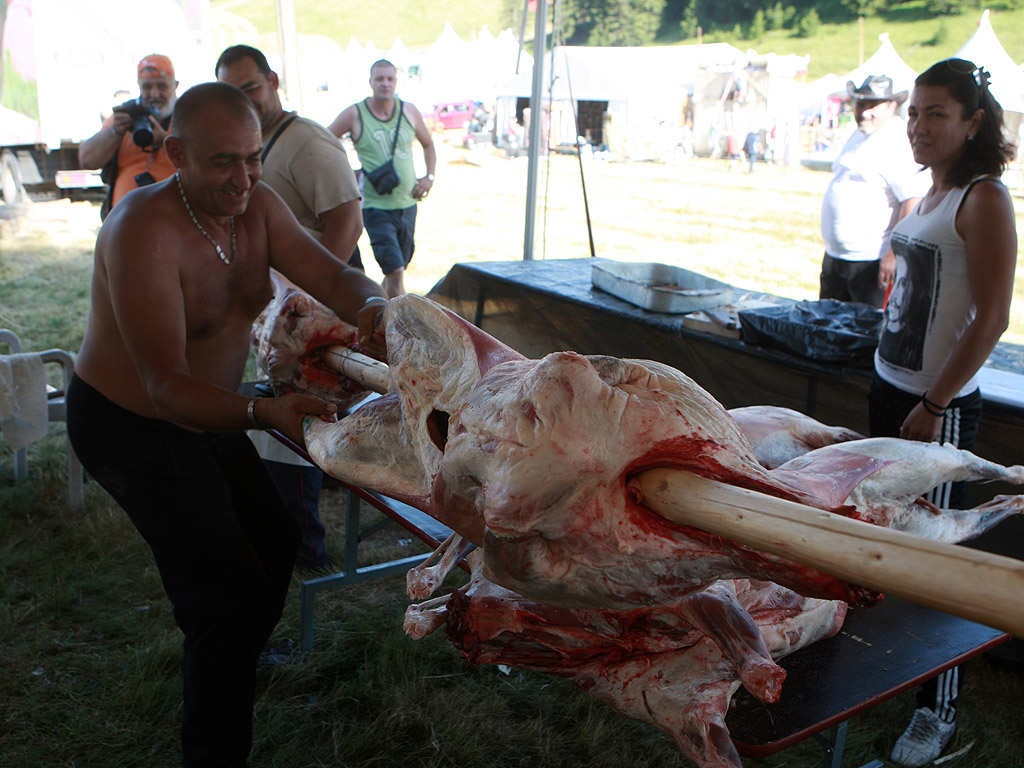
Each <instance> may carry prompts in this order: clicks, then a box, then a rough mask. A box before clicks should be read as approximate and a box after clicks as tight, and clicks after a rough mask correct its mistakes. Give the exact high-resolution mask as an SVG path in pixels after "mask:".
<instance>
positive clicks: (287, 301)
mask: <svg viewBox="0 0 1024 768" xmlns="http://www.w3.org/2000/svg"><path fill="white" fill-rule="evenodd" d="M272 276H273V282H274V298H273V299H272V300H271V302H270V303H269V304H268V305H267V306H266V307H265V308H264V310H263V312H261V313H260V316H259V317H258V318H256V321H255V322H254V323H253V327H252V344H253V347H254V348H255V349H256V362H257V364H258V365H259V367H260V370H262V371H263V372H264V373H266V374H267V376H268V378H269V379H270V383H271V385H272V386H274V387H275V388H276V389H277V390H278V391H280V392H292V391H297V392H307V393H309V394H311V395H316V396H317V397H322V398H323V399H325V400H328V401H330V402H333V403H335V404H336V405H337V406H338V408H339V409H345V408H348V407H349V406H352V405H354V404H355V403H357V402H359V401H360V400H362V399H363V398H364V397H366V395H367V392H366V390H365V389H363V388H362V387H361V386H360V385H358V384H356V383H355V382H354V381H351V380H350V379H347V378H345V377H344V376H340V375H339V374H338V373H337V372H336V371H334V370H333V369H331V368H330V367H328V366H325V365H324V364H323V360H322V359H321V353H322V351H323V350H325V349H327V348H329V347H333V346H339V345H340V346H346V347H349V348H352V349H356V350H358V348H359V343H358V335H359V334H358V331H357V329H356V328H355V326H352V325H349V324H348V323H346V322H343V321H342V320H341V319H339V318H338V316H337V315H335V314H334V313H333V312H332V311H331V310H330V309H328V308H327V307H325V306H324V305H323V304H321V303H320V302H319V301H317V300H316V299H314V298H313V297H312V296H310V295H309V294H307V293H305V292H303V291H302V290H301V289H299V288H298V287H296V286H295V285H293V284H292V283H290V282H289V281H288V280H287V279H286V278H284V277H283V276H281V275H280V274H278V273H276V272H273V273H272Z"/></svg>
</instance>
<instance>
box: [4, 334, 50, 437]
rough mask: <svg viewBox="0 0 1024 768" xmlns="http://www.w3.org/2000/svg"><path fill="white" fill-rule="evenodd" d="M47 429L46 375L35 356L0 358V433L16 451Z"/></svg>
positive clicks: (6, 356)
mask: <svg viewBox="0 0 1024 768" xmlns="http://www.w3.org/2000/svg"><path fill="white" fill-rule="evenodd" d="M49 428H50V417H49V410H48V407H47V402H46V372H45V370H44V369H43V359H42V357H40V356H39V355H38V354H31V353H25V354H17V355H0V432H3V435H4V439H5V440H6V441H7V444H8V445H9V446H11V450H14V451H17V450H18V449H20V448H24V447H25V446H26V445H29V444H30V443H33V442H35V441H36V440H38V439H39V438H41V437H43V436H45V435H46V433H47V431H48V430H49Z"/></svg>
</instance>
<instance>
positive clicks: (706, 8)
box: [506, 0, 1024, 45]
mask: <svg viewBox="0 0 1024 768" xmlns="http://www.w3.org/2000/svg"><path fill="white" fill-rule="evenodd" d="M549 4H550V5H551V6H554V5H555V0H549ZM993 5H1001V6H1002V7H1004V8H1008V9H1009V8H1019V7H1021V6H1022V5H1024V0H997V2H996V3H993V2H991V0H989V1H988V2H985V1H984V0H562V4H561V8H560V11H561V13H560V22H561V24H560V27H561V30H560V31H561V36H562V39H563V40H564V41H565V42H567V43H570V44H572V45H649V44H651V43H654V42H655V41H663V42H668V41H674V40H679V39H680V38H682V39H692V38H697V37H698V36H700V35H702V34H703V35H708V34H715V33H724V34H729V35H731V36H733V37H735V38H740V39H747V40H756V39H757V38H759V37H760V36H761V35H763V34H764V33H765V32H767V31H770V30H788V31H789V32H790V33H791V34H793V35H794V36H797V37H810V36H812V35H813V34H814V33H815V32H816V31H817V29H818V27H819V26H820V25H821V24H822V23H843V22H848V21H853V20H855V19H856V18H857V17H858V16H886V15H888V14H893V13H899V12H903V13H906V12H908V11H909V12H913V13H915V14H917V15H919V16H921V17H934V16H941V15H953V14H962V13H974V12H980V11H981V10H982V9H983V8H985V7H989V8H991V7H993ZM506 9H507V11H508V14H509V16H510V17H512V18H515V17H518V15H519V14H520V13H521V2H520V1H519V0H506Z"/></svg>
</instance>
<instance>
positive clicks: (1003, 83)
mask: <svg viewBox="0 0 1024 768" xmlns="http://www.w3.org/2000/svg"><path fill="white" fill-rule="evenodd" d="M954 58H958V59H967V60H968V61H973V62H974V63H975V64H977V65H978V66H981V67H984V68H985V69H986V70H987V71H988V72H989V73H990V74H991V75H992V80H991V83H990V85H989V87H990V88H991V90H992V95H993V96H995V97H996V100H997V101H998V102H999V104H1000V106H1002V108H1003V109H1004V110H1008V111H1011V112H1024V73H1022V72H1021V71H1020V70H1019V69H1018V68H1017V65H1016V63H1014V61H1013V59H1011V58H1010V56H1009V54H1008V53H1007V52H1006V49H1005V48H1003V46H1002V44H1000V42H999V38H998V37H996V33H995V30H994V29H992V22H991V20H990V19H989V12H988V11H987V10H986V11H985V12H984V13H983V14H981V20H980V21H979V22H978V29H977V30H975V32H974V34H973V35H971V38H970V39H969V40H968V41H967V42H966V43H964V44H963V45H962V46H960V50H958V51H957V52H956V53H955V54H954Z"/></svg>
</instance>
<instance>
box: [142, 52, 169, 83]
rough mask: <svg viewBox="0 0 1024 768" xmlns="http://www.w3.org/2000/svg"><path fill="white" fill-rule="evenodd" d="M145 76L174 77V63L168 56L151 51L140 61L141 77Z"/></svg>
mask: <svg viewBox="0 0 1024 768" xmlns="http://www.w3.org/2000/svg"><path fill="white" fill-rule="evenodd" d="M144 77H174V65H173V64H171V60H170V59H169V58H167V57H166V56H163V55H162V54H159V53H151V54H149V56H144V57H143V58H142V61H140V62H139V79H140V80H141V79H142V78H144Z"/></svg>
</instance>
